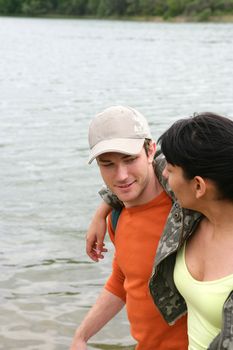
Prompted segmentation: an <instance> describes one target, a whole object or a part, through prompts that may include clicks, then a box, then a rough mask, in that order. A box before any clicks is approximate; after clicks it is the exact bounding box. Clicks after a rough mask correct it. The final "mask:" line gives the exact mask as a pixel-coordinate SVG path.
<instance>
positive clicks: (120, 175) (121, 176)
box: [116, 164, 128, 181]
mask: <svg viewBox="0 0 233 350" xmlns="http://www.w3.org/2000/svg"><path fill="white" fill-rule="evenodd" d="M116 175H117V180H118V181H123V180H125V179H127V177H128V169H127V166H125V165H123V164H122V165H119V166H118V167H117V174H116Z"/></svg>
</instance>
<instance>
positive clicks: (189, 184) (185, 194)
mask: <svg viewBox="0 0 233 350" xmlns="http://www.w3.org/2000/svg"><path fill="white" fill-rule="evenodd" d="M163 176H164V177H165V178H166V179H167V180H168V184H169V186H170V187H171V189H172V191H173V192H174V194H175V196H176V198H177V200H178V202H179V203H180V205H181V206H182V207H184V208H188V209H194V208H195V202H196V196H195V186H194V180H193V179H191V180H188V179H187V178H186V177H185V176H184V173H183V170H182V168H181V167H179V166H176V165H171V164H169V163H167V165H166V167H165V169H164V171H163Z"/></svg>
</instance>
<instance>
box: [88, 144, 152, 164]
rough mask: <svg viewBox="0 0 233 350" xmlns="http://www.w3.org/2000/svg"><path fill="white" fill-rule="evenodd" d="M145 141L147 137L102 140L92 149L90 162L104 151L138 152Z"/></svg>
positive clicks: (133, 153)
mask: <svg viewBox="0 0 233 350" xmlns="http://www.w3.org/2000/svg"><path fill="white" fill-rule="evenodd" d="M144 141H145V139H114V140H113V139H112V140H104V141H101V142H99V143H97V145H95V146H94V147H93V148H92V149H91V154H90V156H89V159H88V164H91V162H92V161H93V160H94V159H95V158H96V157H98V156H100V155H101V154H104V153H109V152H117V153H123V154H129V155H131V154H132V155H135V154H138V153H140V152H141V149H142V147H143V145H144Z"/></svg>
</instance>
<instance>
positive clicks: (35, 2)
mask: <svg viewBox="0 0 233 350" xmlns="http://www.w3.org/2000/svg"><path fill="white" fill-rule="evenodd" d="M52 8H53V4H52V2H50V1H48V0H24V2H23V3H22V13H23V14H25V15H30V16H38V15H45V14H47V13H49V12H50V11H51V10H52Z"/></svg>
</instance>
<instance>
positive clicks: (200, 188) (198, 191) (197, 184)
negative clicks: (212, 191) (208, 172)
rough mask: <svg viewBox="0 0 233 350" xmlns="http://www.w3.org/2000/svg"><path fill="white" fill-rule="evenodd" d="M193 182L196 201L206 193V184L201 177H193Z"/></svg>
mask: <svg viewBox="0 0 233 350" xmlns="http://www.w3.org/2000/svg"><path fill="white" fill-rule="evenodd" d="M193 180H194V191H195V195H196V199H199V198H201V197H203V196H204V194H205V193H206V182H205V180H204V179H203V177H201V176H195V177H194V179H193Z"/></svg>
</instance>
